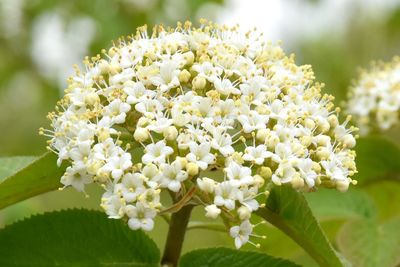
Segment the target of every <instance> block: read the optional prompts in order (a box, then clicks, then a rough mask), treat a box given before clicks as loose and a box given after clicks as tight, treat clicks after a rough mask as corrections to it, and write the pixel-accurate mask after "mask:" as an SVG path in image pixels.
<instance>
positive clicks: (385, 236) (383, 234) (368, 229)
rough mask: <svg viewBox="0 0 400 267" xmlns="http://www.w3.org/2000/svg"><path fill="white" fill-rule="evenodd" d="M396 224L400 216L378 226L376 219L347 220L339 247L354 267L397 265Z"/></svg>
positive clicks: (399, 237) (399, 258) (399, 235)
mask: <svg viewBox="0 0 400 267" xmlns="http://www.w3.org/2000/svg"><path fill="white" fill-rule="evenodd" d="M399 225H400V217H397V218H395V219H391V220H390V221H387V222H385V223H383V224H378V223H377V221H376V220H354V221H350V222H348V223H346V224H345V225H344V226H343V228H342V229H341V231H340V232H339V235H338V245H339V248H340V250H341V251H342V253H343V254H344V255H345V256H346V257H347V258H348V259H349V260H351V262H353V263H354V265H355V266H363V267H376V266H385V267H395V266H398V265H399V264H400V254H399V251H400V228H399Z"/></svg>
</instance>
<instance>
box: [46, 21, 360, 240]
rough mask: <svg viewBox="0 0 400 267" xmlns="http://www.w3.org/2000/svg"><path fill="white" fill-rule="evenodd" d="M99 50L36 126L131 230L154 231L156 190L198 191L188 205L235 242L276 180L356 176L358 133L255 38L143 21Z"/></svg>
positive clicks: (311, 183) (72, 180)
mask: <svg viewBox="0 0 400 267" xmlns="http://www.w3.org/2000/svg"><path fill="white" fill-rule="evenodd" d="M103 54H104V56H103V57H100V56H99V55H98V56H97V57H94V58H92V59H90V60H89V59H86V60H85V65H86V70H85V71H80V70H78V69H77V70H76V75H75V76H73V77H71V78H70V79H69V87H68V89H67V90H66V94H65V97H64V98H63V99H62V100H61V102H60V103H59V104H58V108H57V110H56V112H54V113H51V114H50V115H49V117H50V119H51V125H52V128H53V130H43V129H42V133H43V134H45V135H49V136H50V137H51V140H49V149H51V150H53V151H55V152H56V153H57V154H58V158H59V162H58V163H59V164H61V162H62V161H67V162H68V164H69V167H68V168H67V170H66V172H65V174H64V176H63V177H62V179H61V182H62V183H63V184H64V185H65V186H73V187H75V188H76V189H77V190H80V191H83V190H84V186H85V185H86V184H89V183H93V182H97V183H100V184H102V185H103V187H104V188H105V193H104V195H103V198H102V202H101V206H102V207H103V208H104V210H105V212H106V213H107V214H108V215H109V217H111V218H126V219H127V221H128V225H129V227H130V228H132V229H139V228H141V229H144V230H151V229H152V228H153V224H154V222H153V219H154V217H155V216H156V215H157V214H158V213H160V212H161V211H165V210H168V208H166V207H165V205H163V203H161V201H160V194H161V193H162V192H167V191H169V193H170V194H172V195H173V196H175V197H176V198H177V199H185V198H187V196H188V194H189V192H194V193H191V195H189V196H190V201H191V203H196V204H198V205H203V206H204V208H205V215H206V216H207V217H209V218H217V217H221V218H222V219H223V220H224V222H225V225H227V226H228V227H229V232H230V235H231V236H232V237H233V238H234V239H235V245H236V247H238V248H239V247H241V246H242V245H243V244H245V243H247V242H250V243H251V241H249V237H251V236H253V234H252V232H253V227H254V225H253V224H251V222H250V217H251V214H252V212H253V211H255V210H257V209H258V208H259V207H260V206H261V204H260V203H261V201H265V198H266V196H267V195H268V190H269V188H271V187H272V186H281V185H285V186H292V187H294V188H295V189H297V190H302V191H312V190H314V189H315V188H317V187H318V186H323V187H329V188H337V189H338V190H340V191H346V190H347V188H348V186H349V184H350V183H351V182H353V180H352V179H351V178H350V177H351V176H352V175H353V174H354V173H355V172H356V169H355V163H354V157H355V153H354V151H353V150H351V148H352V147H353V146H354V145H355V139H354V137H353V135H352V134H351V133H350V130H349V129H346V127H345V125H346V123H344V124H340V123H339V121H338V117H337V115H338V114H337V113H338V110H337V109H334V106H333V104H332V102H331V100H332V97H331V96H327V95H322V94H321V92H320V91H321V85H320V84H314V83H313V79H314V75H313V72H312V70H311V68H310V66H297V65H296V64H295V63H294V57H293V56H290V57H287V56H286V55H285V54H284V52H283V51H282V49H281V47H280V46H279V45H275V44H272V43H269V42H265V41H263V39H262V34H259V33H258V32H256V31H249V32H246V33H242V32H241V31H240V30H239V29H238V28H237V27H233V28H228V27H226V26H218V25H214V24H211V23H203V24H202V26H201V27H200V28H194V27H192V26H191V24H190V23H185V24H183V25H182V24H178V26H177V28H175V29H168V30H167V29H164V28H162V27H160V26H159V27H156V28H155V29H154V30H153V34H152V35H151V36H148V34H147V30H146V29H145V28H140V29H139V30H138V32H137V34H136V35H135V36H132V37H129V38H127V39H121V40H119V42H118V44H115V45H114V46H113V47H112V48H111V49H110V50H108V51H107V52H106V51H103ZM354 182H355V181H354ZM192 189H194V190H192ZM254 236H255V235H254Z"/></svg>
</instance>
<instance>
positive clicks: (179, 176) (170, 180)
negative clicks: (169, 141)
mask: <svg viewBox="0 0 400 267" xmlns="http://www.w3.org/2000/svg"><path fill="white" fill-rule="evenodd" d="M160 168H161V173H162V176H161V186H163V187H167V188H168V189H169V190H171V191H173V192H178V191H179V190H180V189H181V182H183V181H185V180H186V179H187V178H188V174H187V172H186V171H184V170H182V165H181V163H180V161H179V160H175V161H174V162H172V164H161V167H160Z"/></svg>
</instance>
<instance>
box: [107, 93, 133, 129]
mask: <svg viewBox="0 0 400 267" xmlns="http://www.w3.org/2000/svg"><path fill="white" fill-rule="evenodd" d="M130 109H131V106H130V105H129V104H127V103H123V102H122V101H121V100H120V99H115V100H114V101H112V102H111V103H110V104H109V105H108V106H106V107H105V108H104V115H105V116H109V117H110V118H111V120H112V122H113V123H117V124H119V123H124V122H125V118H126V113H127V112H128V111H129V110H130Z"/></svg>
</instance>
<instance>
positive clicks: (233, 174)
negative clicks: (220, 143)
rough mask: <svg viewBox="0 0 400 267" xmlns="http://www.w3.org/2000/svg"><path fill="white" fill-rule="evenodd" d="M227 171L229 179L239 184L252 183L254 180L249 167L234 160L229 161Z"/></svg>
mask: <svg viewBox="0 0 400 267" xmlns="http://www.w3.org/2000/svg"><path fill="white" fill-rule="evenodd" d="M225 172H226V176H227V177H228V179H229V181H231V183H232V184H236V185H238V186H240V185H248V184H251V183H252V182H253V180H254V179H253V176H251V169H250V168H249V167H244V166H241V165H239V164H237V163H236V162H234V161H232V162H230V163H229V165H228V166H227V167H226V168H225Z"/></svg>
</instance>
